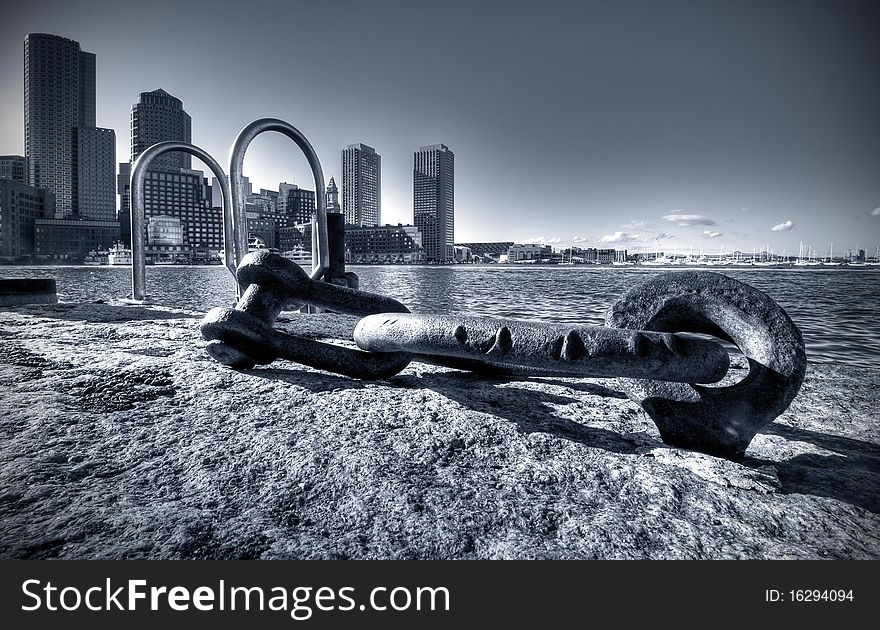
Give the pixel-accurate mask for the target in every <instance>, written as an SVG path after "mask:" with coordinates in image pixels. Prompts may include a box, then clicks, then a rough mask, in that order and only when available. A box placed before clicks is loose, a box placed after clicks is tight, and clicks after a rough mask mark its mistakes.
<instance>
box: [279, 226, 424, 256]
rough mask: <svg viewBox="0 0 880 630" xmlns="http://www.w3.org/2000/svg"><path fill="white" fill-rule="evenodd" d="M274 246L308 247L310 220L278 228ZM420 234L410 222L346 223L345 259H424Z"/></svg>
mask: <svg viewBox="0 0 880 630" xmlns="http://www.w3.org/2000/svg"><path fill="white" fill-rule="evenodd" d="M278 235H279V236H278V240H279V243H278V249H280V250H281V251H282V252H288V251H293V250H297V249H304V250H311V247H312V224H311V223H301V224H299V225H292V226H288V227H284V228H280V229H279V230H278ZM424 260H425V255H424V251H423V249H422V235H421V233H420V232H419V230H418V229H417V228H416V227H415V226H414V225H402V224H397V225H371V226H362V225H346V226H345V261H346V262H348V263H352V264H357V263H362V264H370V263H420V262H424Z"/></svg>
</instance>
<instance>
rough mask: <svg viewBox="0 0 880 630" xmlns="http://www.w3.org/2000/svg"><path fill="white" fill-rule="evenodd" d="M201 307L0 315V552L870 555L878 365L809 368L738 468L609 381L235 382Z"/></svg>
mask: <svg viewBox="0 0 880 630" xmlns="http://www.w3.org/2000/svg"><path fill="white" fill-rule="evenodd" d="M202 315H203V314H202V313H195V312H189V311H183V310H176V309H169V308H162V307H159V306H149V305H147V306H130V305H123V304H56V305H39V306H37V305H33V306H21V307H14V308H11V309H3V310H0V345H2V351H0V396H2V407H0V408H2V409H3V413H2V414H0V432H2V441H0V452H2V456H0V462H2V466H0V475H2V481H0V523H2V525H0V557H3V558H225V559H231V558H401V559H403V558H758V559H761V558H878V557H880V538H878V524H880V517H878V512H880V490H878V488H880V483H878V481H880V430H878V426H877V423H876V410H877V406H878V394H877V390H876V388H875V387H873V386H872V384H873V383H876V382H878V380H880V370H876V369H874V370H864V369H854V368H849V367H846V366H829V365H822V366H819V365H810V366H809V368H808V371H807V375H806V379H805V381H804V384H803V388H802V390H801V392H800V394H799V395H798V397H797V398H796V399H795V400H794V402H793V403H792V405H791V406H790V407H789V408H788V410H787V411H786V412H785V413H783V414H782V416H780V417H779V418H778V419H777V420H776V421H775V422H774V423H772V424H771V425H769V426H767V427H765V428H763V429H761V431H760V432H759V433H758V434H757V435H756V436H755V438H754V439H753V440H752V442H751V444H750V446H749V449H748V451H747V452H746V455H745V458H744V459H743V460H742V461H741V462H733V461H729V460H727V459H721V458H717V457H713V456H711V455H706V454H703V453H698V452H694V451H689V450H684V449H679V448H674V447H670V446H668V445H666V444H664V443H663V442H662V440H661V439H660V435H659V433H658V431H657V428H656V427H655V425H654V423H653V422H652V421H651V419H650V418H649V417H648V416H647V415H646V413H645V412H644V411H643V410H642V409H641V408H640V407H639V406H637V405H636V404H634V403H633V402H631V401H630V400H628V399H627V397H626V396H625V395H624V394H623V393H622V391H621V384H620V383H619V382H618V381H616V380H613V379H610V380H598V379H585V378H562V377H550V378H529V379H487V378H485V377H480V376H476V375H473V374H469V373H466V372H458V371H454V370H450V369H447V368H442V367H437V366H432V365H426V364H423V363H417V362H414V363H412V364H410V365H409V367H407V368H406V369H405V370H404V371H403V372H402V373H401V374H400V375H398V376H396V377H393V378H391V379H390V380H387V381H357V380H352V379H349V378H345V377H340V376H336V375H331V374H328V373H325V372H320V371H317V370H314V369H311V368H307V367H303V366H299V365H296V364H292V363H287V362H284V361H279V362H276V363H274V364H272V365H271V366H269V367H261V368H257V369H254V370H250V371H244V372H237V371H234V370H231V369H229V368H225V367H223V366H221V365H218V364H217V363H216V362H215V361H213V360H212V359H211V358H210V357H209V356H208V355H207V353H206V352H205V351H204V347H205V342H204V341H203V340H202V339H201V338H200V335H199V322H200V319H201V317H202ZM294 323H295V325H294ZM355 323H356V320H355V319H354V318H352V317H347V316H338V315H329V314H324V315H299V314H294V313H284V314H282V316H281V317H280V318H279V320H278V321H277V322H276V324H275V325H276V327H277V328H278V329H280V330H284V329H285V327H288V328H291V329H294V328H295V330H296V331H297V334H300V335H303V334H304V335H307V336H311V337H313V338H320V339H325V340H334V339H335V340H348V341H339V342H338V343H344V344H346V345H347V346H348V347H354V344H353V343H352V342H351V331H352V330H353V328H354V325H355ZM745 369H746V367H745V365H744V364H738V365H737V364H736V363H734V365H733V367H732V371H736V370H740V371H742V370H745Z"/></svg>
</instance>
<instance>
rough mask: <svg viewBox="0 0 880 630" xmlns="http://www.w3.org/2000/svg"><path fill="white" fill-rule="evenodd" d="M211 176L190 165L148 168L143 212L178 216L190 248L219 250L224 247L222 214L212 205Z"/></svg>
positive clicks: (147, 215)
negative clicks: (165, 168)
mask: <svg viewBox="0 0 880 630" xmlns="http://www.w3.org/2000/svg"><path fill="white" fill-rule="evenodd" d="M209 189H210V186H208V180H207V179H206V178H205V176H204V173H202V172H201V171H195V170H190V169H178V171H177V172H173V171H153V170H148V171H147V173H146V177H145V179H144V216H145V218H146V219H147V221H149V219H150V218H151V217H154V216H158V215H163V216H169V217H176V218H177V219H179V220H180V222H181V224H182V225H183V233H184V240H185V243H186V244H187V245H188V246H189V248H190V249H191V248H194V247H197V248H202V249H207V250H208V251H216V252H219V251H221V250H222V249H223V217H222V212H221V210H220V208H214V207H211V205H210V203H209V202H208V199H209Z"/></svg>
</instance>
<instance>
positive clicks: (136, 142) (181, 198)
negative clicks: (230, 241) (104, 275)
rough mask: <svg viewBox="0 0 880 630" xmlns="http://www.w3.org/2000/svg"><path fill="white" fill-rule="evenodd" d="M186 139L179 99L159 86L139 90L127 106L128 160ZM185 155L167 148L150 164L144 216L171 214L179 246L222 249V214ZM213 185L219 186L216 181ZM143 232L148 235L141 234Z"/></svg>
mask: <svg viewBox="0 0 880 630" xmlns="http://www.w3.org/2000/svg"><path fill="white" fill-rule="evenodd" d="M165 141H178V142H187V143H191V142H192V119H191V118H190V116H189V114H187V113H186V111H185V110H184V108H183V102H182V101H181V100H180V99H179V98H176V97H175V96H172V95H171V94H169V93H168V92H166V91H165V90H162V89H157V90H153V91H152V92H143V93H141V95H140V99H139V101H138V102H137V103H135V104H134V105H132V107H131V160H132V163H134V161H135V160H137V158H138V156H140V154H141V153H142V152H143V151H144V150H145V149H147V148H149V147H150V146H152V145H153V144H156V143H157V142H165ZM191 164H192V159H191V156H190V155H189V154H187V153H182V152H178V151H172V152H171V153H166V154H163V155H160V156H159V157H157V158H156V159H155V160H153V161H152V162H151V163H150V168H149V169H148V170H147V173H146V177H145V179H144V216H145V218H146V219H147V221H149V219H150V218H151V217H154V216H160V215H161V216H167V217H174V218H176V219H178V220H180V223H181V225H182V226H183V237H184V245H185V246H186V247H185V248H186V249H188V250H190V251H196V250H198V251H200V252H208V253H209V255H210V257H213V256H214V255H215V254H210V253H211V252H220V251H222V250H223V217H222V212H221V209H220V207H219V206H214V205H213V203H212V201H213V199H212V197H213V190H212V187H211V186H210V185H209V183H208V180H207V179H206V178H205V176H204V173H203V172H202V171H199V170H194V169H191V168H190V166H191ZM217 188H219V186H217ZM145 236H148V235H146V234H145Z"/></svg>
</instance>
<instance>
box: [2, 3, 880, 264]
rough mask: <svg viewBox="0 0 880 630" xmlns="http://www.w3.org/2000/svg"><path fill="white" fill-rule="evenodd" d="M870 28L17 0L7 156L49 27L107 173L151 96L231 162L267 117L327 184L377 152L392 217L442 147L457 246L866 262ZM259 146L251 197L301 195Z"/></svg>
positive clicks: (874, 91)
mask: <svg viewBox="0 0 880 630" xmlns="http://www.w3.org/2000/svg"><path fill="white" fill-rule="evenodd" d="M878 16H880V3H878V2H876V0H873V1H866V2H855V1H851V0H822V1H814V0H801V1H798V2H794V1H791V0H739V1H733V0H719V1H716V0H692V1H681V0H679V1H673V0H645V1H633V0H613V1H612V0H601V1H599V0H577V1H576V0H566V1H557V0H542V1H541V2H517V1H513V0H511V1H507V2H494V1H488V0H480V1H479V2H477V1H473V0H468V1H458V0H443V1H439V0H433V1H431V2H423V1H422V0H404V1H386V0H370V1H369V2H366V1H355V0H320V1H310V2H301V1H297V0H292V1H287V2H282V1H274V2H272V1H268V0H246V1H245V0H238V1H236V2H228V1H226V0H215V1H213V2H201V1H189V2H187V1H185V0H174V1H168V0H152V1H151V2H121V1H119V0H113V1H104V0H93V1H88V0H64V1H41V0H29V1H28V2H17V3H15V5H11V6H9V7H6V8H4V10H3V13H2V20H0V46H2V50H0V81H2V82H0V153H21V152H23V145H24V141H23V133H24V132H23V114H22V103H23V96H22V92H23V87H22V85H23V78H22V77H23V71H22V66H23V44H22V42H23V40H24V38H25V36H26V35H27V34H28V33H30V32H47V33H54V34H57V35H62V36H65V37H69V38H72V39H75V40H77V41H79V42H80V44H81V45H82V48H83V50H86V51H89V52H93V53H95V54H96V55H97V90H98V92H97V122H98V125H100V126H104V127H112V128H114V129H115V130H116V133H117V141H118V148H117V159H118V161H124V160H127V159H128V157H129V153H130V149H129V112H130V107H131V105H132V103H134V102H135V101H136V100H137V98H138V94H139V93H140V92H143V91H148V90H153V89H155V88H159V87H161V88H163V89H165V90H166V91H168V92H170V93H171V94H173V95H175V96H177V97H178V98H180V99H182V100H183V102H184V107H185V108H186V110H187V112H189V114H190V115H191V116H192V119H193V142H194V143H195V144H197V145H199V146H201V147H203V148H204V149H206V150H207V151H208V152H209V153H211V154H212V155H214V156H215V157H216V158H217V159H218V160H219V161H220V162H221V164H225V163H226V162H227V159H228V157H227V156H228V150H229V146H230V145H231V143H232V140H233V139H234V137H235V135H236V133H237V132H238V130H239V129H241V127H243V126H244V125H245V124H247V123H248V122H250V121H251V120H253V119H256V118H260V117H264V116H272V117H278V118H282V119H284V120H287V121H288V122H290V123H291V124H293V125H294V126H296V127H298V128H300V129H301V130H302V131H303V132H304V133H305V134H306V136H307V137H308V138H309V139H310V141H311V142H312V144H313V145H314V146H315V148H316V150H317V151H318V155H319V157H320V158H321V161H322V164H323V167H324V173H325V177H326V178H327V179H328V180H329V177H330V176H331V175H335V176H336V180H337V183H339V184H340V185H341V181H340V180H341V176H340V162H341V158H340V150H341V149H342V148H343V147H345V146H346V145H348V144H351V143H355V142H363V143H366V144H369V145H371V146H373V147H375V148H376V150H377V151H378V152H379V153H380V154H381V156H382V220H383V222H391V223H397V222H403V223H411V222H412V152H413V151H414V150H415V149H417V148H418V147H419V146H420V145H425V144H435V143H444V144H446V145H448V146H449V147H450V148H451V149H452V150H453V151H454V152H455V160H456V164H455V166H456V182H455V184H456V186H455V201H456V209H455V210H456V211H455V221H456V224H455V228H456V241H458V242H462V241H488V240H512V241H518V242H523V241H535V240H540V239H543V240H544V241H545V242H548V243H553V244H561V245H567V244H569V243H572V242H574V243H582V244H601V243H605V244H610V245H614V246H617V247H618V248H623V247H628V248H629V249H637V250H638V249H642V248H648V249H654V248H655V247H656V244H657V243H658V242H659V243H660V246H661V248H663V249H667V250H671V249H672V248H673V247H677V248H678V250H679V251H683V250H687V249H688V248H690V247H694V248H699V247H701V246H702V247H703V248H704V250H705V251H707V252H716V251H718V250H719V249H720V248H721V247H722V246H723V247H724V250H725V251H730V250H731V249H734V248H742V249H744V250H747V251H751V249H752V248H753V247H760V246H764V245H765V244H769V245H770V246H771V247H772V248H774V249H775V250H776V251H778V252H781V251H782V250H783V249H787V250H788V251H789V252H791V251H797V249H798V245H799V243H800V242H801V241H803V242H804V244H805V246H807V245H811V246H813V247H814V248H815V249H816V250H817V251H818V252H819V254H820V255H824V254H825V253H827V251H828V248H829V247H830V246H831V242H832V241H833V242H834V251H835V253H843V251H844V250H846V249H849V248H855V247H862V248H865V249H867V250H869V252H870V253H873V251H874V250H875V248H876V247H877V246H878V245H880V73H878V63H877V60H878V59H880V19H878ZM251 147H252V148H251V150H250V151H249V153H248V157H247V160H246V163H245V171H246V174H247V175H249V176H250V177H251V180H252V181H253V182H254V183H255V185H256V186H257V187H265V188H277V186H278V182H279V181H290V182H295V183H297V184H300V185H302V186H304V187H308V188H313V183H312V181H311V175H310V172H309V170H308V167H307V165H306V162H305V159H304V158H302V157H301V156H300V154H299V153H298V149H297V148H296V146H295V145H294V144H293V143H292V142H291V141H289V140H287V139H286V138H284V137H282V136H280V135H278V134H264V135H262V136H260V137H259V138H258V139H257V140H256V141H255V142H254V143H253V144H252V145H251ZM195 164H196V161H194V166H195ZM774 228H775V229H774Z"/></svg>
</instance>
